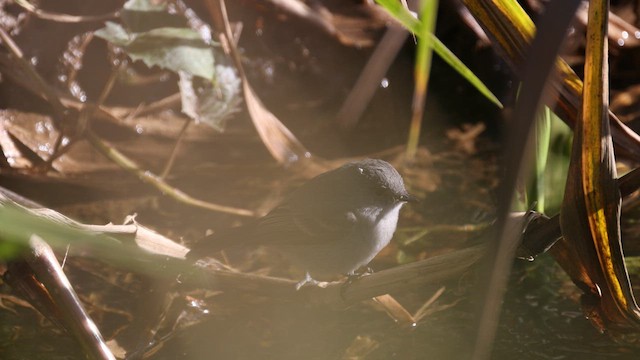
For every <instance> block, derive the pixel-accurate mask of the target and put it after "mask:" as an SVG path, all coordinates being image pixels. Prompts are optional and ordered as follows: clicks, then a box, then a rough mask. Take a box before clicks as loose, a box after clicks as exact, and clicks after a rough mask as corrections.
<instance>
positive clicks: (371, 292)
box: [183, 246, 485, 308]
mask: <svg viewBox="0 0 640 360" xmlns="http://www.w3.org/2000/svg"><path fill="white" fill-rule="evenodd" d="M484 253H485V248H484V246H474V247H469V248H466V249H463V250H459V251H454V252H451V253H448V254H445V255H439V256H434V257H432V258H429V259H425V260H421V261H416V262H414V263H411V264H406V265H400V266H397V267H394V268H391V269H387V270H383V271H379V272H376V273H374V274H372V275H369V276H364V277H362V278H360V279H357V280H355V281H353V282H352V283H351V284H349V285H345V283H344V281H335V282H331V283H323V285H322V286H303V287H302V288H301V289H300V290H299V291H296V290H295V284H296V283H297V281H295V280H289V279H282V278H274V277H269V276H260V275H254V274H245V273H239V272H231V271H223V270H208V269H201V268H199V269H194V271H193V272H191V273H190V274H189V276H186V277H185V278H184V279H183V283H185V284H186V283H188V284H190V285H191V286H196V287H200V288H210V289H213V290H229V291H240V292H251V293H254V294H256V295H263V296H268V297H273V298H280V299H288V300H292V299H293V300H299V301H305V302H309V303H314V304H323V305H330V306H333V307H336V308H343V307H345V306H349V305H352V304H355V303H357V302H359V301H362V300H368V299H371V298H373V297H376V296H380V295H384V294H387V293H393V292H404V291H412V290H415V289H416V288H418V287H420V286H422V285H424V284H428V283H438V282H442V281H445V280H448V279H451V278H453V277H456V276H460V275H462V274H463V273H464V272H465V271H467V270H469V269H470V268H471V267H472V266H473V265H474V264H476V263H477V262H478V260H479V259H480V258H481V257H482V256H483V255H484Z"/></svg>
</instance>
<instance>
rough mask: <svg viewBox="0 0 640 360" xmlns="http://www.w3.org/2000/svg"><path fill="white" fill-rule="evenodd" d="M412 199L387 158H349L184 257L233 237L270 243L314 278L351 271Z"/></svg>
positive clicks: (376, 248) (378, 246)
mask: <svg viewBox="0 0 640 360" xmlns="http://www.w3.org/2000/svg"><path fill="white" fill-rule="evenodd" d="M411 199H412V197H411V196H410V195H409V194H408V193H407V190H406V189H405V186H404V182H403V180H402V177H401V176H400V174H399V173H398V172H397V171H396V169H394V168H393V166H391V165H390V164H389V163H387V162H386V161H383V160H375V159H366V160H362V161H356V162H351V163H348V164H346V165H343V166H341V167H339V168H337V169H335V170H332V171H329V172H326V173H324V174H321V175H319V176H317V177H315V178H313V179H311V180H309V181H308V182H307V183H305V184H304V185H302V186H301V187H300V188H298V189H297V190H295V191H294V192H292V193H291V194H290V195H289V196H288V197H287V198H285V199H284V201H283V202H282V203H281V204H280V205H278V206H277V207H275V208H274V209H273V210H272V211H271V212H269V213H268V214H267V215H265V216H264V217H262V218H261V219H258V220H257V221H256V222H254V223H253V224H251V225H248V226H243V227H241V228H238V229H236V230H234V231H232V232H229V233H227V234H224V235H222V236H220V238H219V239H216V236H214V239H207V240H208V241H205V242H202V243H200V244H198V245H196V247H195V248H194V249H193V250H192V251H191V252H190V253H189V254H188V256H187V257H188V258H197V257H199V256H201V255H204V254H206V253H207V252H210V251H212V250H214V249H215V248H218V247H225V246H228V245H229V244H230V243H231V242H232V241H237V242H239V243H242V244H243V245H244V244H261V245H265V246H270V247H273V248H275V249H277V250H279V251H281V252H282V253H284V254H285V255H286V256H287V257H288V258H289V259H290V260H291V261H292V262H293V263H294V264H296V265H298V266H299V267H301V268H302V269H304V270H305V271H307V273H308V275H310V276H311V277H314V278H315V277H316V276H319V277H322V276H325V275H335V274H353V273H354V271H355V270H357V269H358V268H359V267H361V266H364V265H366V264H368V263H369V262H370V261H371V259H373V257H375V256H376V255H377V254H378V253H379V252H380V250H382V249H383V248H384V247H385V246H387V244H389V241H390V240H391V238H392V236H393V233H394V232H395V230H396V225H397V222H398V213H399V211H400V208H401V207H402V205H403V204H404V203H405V202H407V201H410V200H411Z"/></svg>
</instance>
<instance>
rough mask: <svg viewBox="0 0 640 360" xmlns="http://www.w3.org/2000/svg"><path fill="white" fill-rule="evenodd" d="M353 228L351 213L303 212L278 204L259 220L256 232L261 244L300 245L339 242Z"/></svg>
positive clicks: (353, 216) (354, 217)
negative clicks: (316, 242) (258, 234)
mask: <svg viewBox="0 0 640 360" xmlns="http://www.w3.org/2000/svg"><path fill="white" fill-rule="evenodd" d="M355 225H356V216H355V215H354V214H353V213H352V212H348V211H329V212H323V213H318V212H315V213H303V212H299V211H296V210H295V209H294V208H292V207H290V206H287V205H281V206H279V207H277V208H275V209H273V210H272V211H271V212H270V213H269V214H268V215H266V216H265V217H263V218H262V219H261V220H260V221H259V223H258V226H257V232H258V233H260V237H261V238H262V240H263V241H264V242H265V245H268V244H273V245H304V244H305V243H309V242H311V243H313V242H315V241H322V242H325V243H326V242H330V241H340V240H341V239H342V238H343V237H345V236H348V235H349V233H350V232H351V231H352V229H353V227H354V226H355Z"/></svg>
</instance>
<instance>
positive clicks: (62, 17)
mask: <svg viewBox="0 0 640 360" xmlns="http://www.w3.org/2000/svg"><path fill="white" fill-rule="evenodd" d="M14 2H15V3H16V4H18V5H19V6H21V7H22V8H23V9H25V10H27V11H28V12H30V13H32V14H34V15H35V16H36V17H37V18H40V19H43V20H51V21H56V22H62V23H80V22H98V21H106V20H112V19H115V18H117V17H118V14H119V12H120V11H114V12H112V13H108V14H103V15H93V16H77V15H67V14H60V13H53V12H49V11H44V10H41V9H38V8H37V7H36V6H34V5H33V4H31V3H30V2H28V1H27V0H15V1H14Z"/></svg>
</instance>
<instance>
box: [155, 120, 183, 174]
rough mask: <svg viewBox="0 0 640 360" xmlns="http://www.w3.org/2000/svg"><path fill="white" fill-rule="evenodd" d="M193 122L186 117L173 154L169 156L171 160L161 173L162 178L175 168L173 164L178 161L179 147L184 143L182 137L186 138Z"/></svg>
mask: <svg viewBox="0 0 640 360" xmlns="http://www.w3.org/2000/svg"><path fill="white" fill-rule="evenodd" d="M190 124H191V119H185V121H184V125H182V129H180V134H179V135H178V139H176V143H175V144H174V145H173V149H171V155H170V156H169V160H167V164H166V165H165V167H164V170H162V174H161V175H160V178H161V179H165V178H166V177H167V175H169V172H170V171H171V169H172V168H173V164H174V163H175V161H176V156H177V155H178V149H179V148H180V144H182V139H184V134H185V133H186V132H187V129H188V128H189V125H190Z"/></svg>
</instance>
